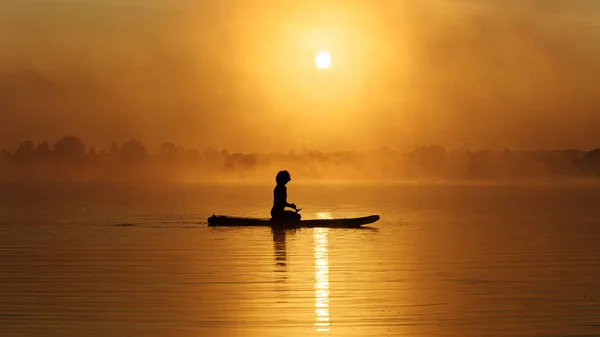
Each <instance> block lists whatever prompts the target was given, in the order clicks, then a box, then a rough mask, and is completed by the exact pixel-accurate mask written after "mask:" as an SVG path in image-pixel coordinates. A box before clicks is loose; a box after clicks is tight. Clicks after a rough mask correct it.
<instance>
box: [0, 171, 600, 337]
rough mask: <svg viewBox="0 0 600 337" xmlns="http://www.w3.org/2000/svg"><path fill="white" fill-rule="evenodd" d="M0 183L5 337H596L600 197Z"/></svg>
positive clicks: (533, 191)
mask: <svg viewBox="0 0 600 337" xmlns="http://www.w3.org/2000/svg"><path fill="white" fill-rule="evenodd" d="M271 193H272V186H258V185H257V186H221V187H216V186H200V185H185V186H183V185H172V186H163V185H146V186H141V185H108V184H96V185H94V184H88V185H60V184H56V185H8V184H5V185H0V335H2V336H12V335H15V336H181V337H187V336H398V335H407V336H408V335H410V336H414V335H424V336H600V187H598V186H570V187H569V186H555V187H547V186H546V187H544V186H529V187H524V186H520V187H518V186H495V187H494V186H479V187H477V186H433V185H424V186H419V185H393V186H384V185H362V186H358V185H356V186H349V185H299V184H296V185H294V183H293V182H292V183H291V184H290V187H289V199H290V201H294V202H296V204H298V205H299V206H300V207H302V208H303V212H302V213H303V214H304V217H305V218H314V217H330V216H333V217H345V216H360V215H368V214H380V215H381V217H382V218H381V220H380V221H379V222H377V223H375V224H373V225H372V226H371V227H372V229H363V230H351V229H329V230H328V229H300V230H288V231H275V232H273V231H272V230H271V229H269V228H208V227H207V225H206V218H207V217H208V216H210V215H211V214H212V213H217V214H230V215H246V216H260V217H264V216H268V211H269V208H270V202H271V200H270V198H271Z"/></svg>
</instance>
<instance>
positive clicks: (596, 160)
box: [582, 149, 600, 176]
mask: <svg viewBox="0 0 600 337" xmlns="http://www.w3.org/2000/svg"><path fill="white" fill-rule="evenodd" d="M582 162H583V167H584V170H585V171H586V172H588V173H589V174H593V175H596V176H600V149H595V150H592V151H590V152H588V153H586V154H585V156H584V157H583V159H582Z"/></svg>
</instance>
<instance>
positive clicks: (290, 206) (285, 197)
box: [283, 188, 296, 209]
mask: <svg viewBox="0 0 600 337" xmlns="http://www.w3.org/2000/svg"><path fill="white" fill-rule="evenodd" d="M283 198H284V199H283V200H284V202H285V206H286V207H289V208H293V209H296V205H295V204H289V203H288V202H287V188H286V189H285V190H284V194H283Z"/></svg>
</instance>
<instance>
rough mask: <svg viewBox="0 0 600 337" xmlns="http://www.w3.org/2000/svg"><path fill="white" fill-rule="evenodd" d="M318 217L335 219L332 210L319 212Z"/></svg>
mask: <svg viewBox="0 0 600 337" xmlns="http://www.w3.org/2000/svg"><path fill="white" fill-rule="evenodd" d="M317 218H318V219H333V216H332V215H331V213H330V212H318V213H317Z"/></svg>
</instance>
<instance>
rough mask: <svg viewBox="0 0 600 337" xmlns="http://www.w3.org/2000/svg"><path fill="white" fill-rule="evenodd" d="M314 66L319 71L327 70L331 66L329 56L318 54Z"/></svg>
mask: <svg viewBox="0 0 600 337" xmlns="http://www.w3.org/2000/svg"><path fill="white" fill-rule="evenodd" d="M315 64H316V65H317V67H319V69H326V68H329V66H330V65H331V56H330V55H329V53H327V52H320V53H318V54H317V56H316V57H315Z"/></svg>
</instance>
